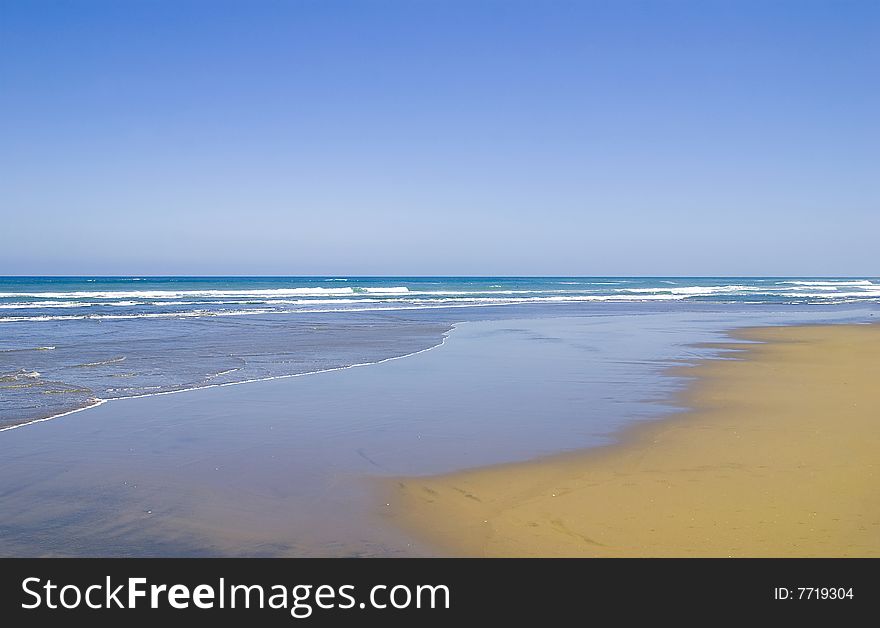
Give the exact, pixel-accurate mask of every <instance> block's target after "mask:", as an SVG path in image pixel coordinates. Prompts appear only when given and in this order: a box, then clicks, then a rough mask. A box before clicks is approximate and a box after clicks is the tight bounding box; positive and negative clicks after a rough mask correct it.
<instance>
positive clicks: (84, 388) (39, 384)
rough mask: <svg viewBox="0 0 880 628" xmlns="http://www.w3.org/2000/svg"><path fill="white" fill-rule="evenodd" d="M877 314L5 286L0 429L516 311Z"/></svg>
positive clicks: (825, 293) (341, 281)
mask: <svg viewBox="0 0 880 628" xmlns="http://www.w3.org/2000/svg"><path fill="white" fill-rule="evenodd" d="M878 302H880V281H878V280H877V279H871V278H833V279H828V278H824V279H823V278H807V279H805V278H712V277H705V278H681V277H666V278H663V277H656V278H644V277H635V278H634V277H582V278H578V277H0V429H2V428H3V427H4V426H7V427H8V426H11V425H16V424H20V423H25V422H28V421H30V420H33V419H39V418H43V417H49V416H53V415H57V414H60V413H63V412H66V411H69V410H72V409H76V408H80V407H84V406H87V405H90V404H92V403H94V402H95V400H97V399H114V398H119V397H132V396H138V395H146V394H153V393H157V392H167V391H172V390H183V389H187V388H196V387H203V386H211V385H217V384H223V383H231V382H241V381H247V380H254V379H262V378H269V377H278V376H283V375H290V374H294V373H303V372H310V371H318V370H323V369H328V368H339V367H342V366H346V365H351V364H356V363H363V362H376V361H378V360H381V359H384V358H388V357H392V356H399V355H404V354H407V353H412V352H414V351H418V350H420V349H424V348H426V347H429V346H432V345H434V344H436V343H437V342H438V341H439V339H440V337H441V335H442V334H443V332H444V331H446V330H447V329H448V326H446V325H445V324H444V323H448V322H449V321H458V320H475V319H476V320H479V319H484V318H499V317H500V318H509V317H511V316H518V315H519V314H517V313H516V311H525V310H529V311H533V312H540V315H541V316H544V315H553V316H559V315H567V314H572V313H578V312H586V313H591V314H613V313H620V312H623V313H627V312H631V313H638V312H640V311H645V310H646V308H650V307H653V308H654V309H655V310H657V311H663V310H664V308H665V309H667V310H670V311H674V310H676V309H682V308H684V309H687V308H688V307H691V308H697V309H699V308H703V309H711V308H733V309H735V308H743V307H750V306H751V307H755V308H758V309H759V310H760V309H761V308H766V307H783V306H785V307H788V308H794V309H798V308H804V307H812V308H814V309H815V310H823V309H827V308H828V306H829V305H830V306H835V305H836V306H838V307H846V306H848V305H849V306H852V307H859V306H861V307H876V305H877V303H878ZM511 309H513V310H516V311H514V312H509V311H506V310H511Z"/></svg>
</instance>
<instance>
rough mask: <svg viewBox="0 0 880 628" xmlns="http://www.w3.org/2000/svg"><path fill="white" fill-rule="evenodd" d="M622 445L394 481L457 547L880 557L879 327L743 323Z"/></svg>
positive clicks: (422, 521)
mask: <svg viewBox="0 0 880 628" xmlns="http://www.w3.org/2000/svg"><path fill="white" fill-rule="evenodd" d="M731 340H732V341H735V342H732V343H731V344H727V345H726V344H724V343H721V344H718V345H716V346H717V348H718V349H720V350H725V349H726V350H729V352H728V353H726V355H725V357H728V358H730V359H709V360H701V361H699V362H698V363H697V364H695V365H694V366H689V367H685V368H684V369H679V373H680V374H681V373H682V371H684V372H685V373H686V374H687V376H688V377H692V378H693V380H692V381H691V383H690V385H689V386H687V387H686V388H685V389H684V390H683V391H682V392H681V393H680V394H679V396H678V403H679V404H680V405H682V406H685V407H686V408H688V410H686V411H683V412H679V413H676V414H673V415H671V416H669V417H666V418H664V419H662V420H659V421H656V422H651V423H642V424H639V425H635V426H632V427H629V428H628V429H626V430H625V431H624V432H623V434H622V436H621V439H620V441H619V442H618V443H615V444H612V445H608V446H604V447H599V448H595V449H592V450H585V451H582V452H576V453H566V454H563V455H558V456H548V457H544V458H540V459H536V460H534V461H530V462H525V463H515V464H504V465H495V466H490V467H485V468H476V469H472V470H466V471H461V472H455V473H450V474H443V475H437V476H429V477H401V478H395V479H393V480H389V481H388V483H387V490H388V495H389V497H388V499H389V504H390V505H391V507H390V510H391V512H393V513H394V514H393V518H394V520H395V521H396V522H397V523H398V524H399V525H400V526H402V527H403V528H404V529H406V530H408V531H410V532H412V533H414V534H415V535H416V536H417V537H418V538H421V539H422V540H425V541H427V542H430V543H431V544H433V545H435V546H437V547H442V548H443V551H444V552H445V553H446V554H448V555H456V556H542V557H543V556H547V557H549V556H583V557H591V556H592V557H627V556H657V557H664V556H672V557H678V556H680V557H697V556H713V557H727V556H734V557H764V556H780V557H794V556H800V557H810V556H825V557H844V556H861V557H867V556H880V494H878V488H877V486H878V479H880V473H878V471H880V398H878V397H877V382H878V381H880V327H878V326H877V325H864V324H861V325H796V326H786V327H762V328H754V329H748V330H739V331H736V332H733V333H732V334H731Z"/></svg>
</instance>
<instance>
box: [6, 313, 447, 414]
mask: <svg viewBox="0 0 880 628" xmlns="http://www.w3.org/2000/svg"><path fill="white" fill-rule="evenodd" d="M458 324H459V323H451V324H450V325H449V329H447V330H446V331H444V332H443V334H442V335H441V337H440V342H438V343H437V344H434V345H431V346H430V347H425V348H424V349H419V350H418V351H412V352H410V353H405V354H403V355H393V356H391V357H388V358H382V359H381V360H376V361H375V362H359V363H357V364H348V365H346V366H334V367H332V368H326V369H319V370H317V371H303V372H302V373H288V374H286V375H272V376H269V377H257V378H255V379H243V380H241V381H238V382H224V383H222V384H206V385H204V386H191V387H189V388H179V389H176V390H163V391H160V392H154V393H143V394H139V395H129V396H126V397H110V398H107V399H103V398H99V397H95V398H94V400H93V401H92V403H89V404H88V405H85V406H82V407H80V408H73V409H72V410H65V411H64V412H60V413H58V414H53V415H51V416H47V417H40V418H37V419H29V420H27V421H24V422H22V423H15V424H13V425H6V426H3V427H0V432H8V431H10V430H17V429H19V428H22V427H27V426H29V425H34V424H37V423H45V422H46V421H52V420H54V419H60V418H62V417H65V416H68V415H70V414H76V413H77V412H83V411H85V410H91V409H92V408H97V407H99V406H102V405H104V404H105V403H110V402H112V401H122V400H123V399H144V398H147V397H161V396H163V395H175V394H178V393H185V392H192V391H194V390H206V389H208V388H224V387H226V386H239V385H242V384H255V383H257V382H270V381H274V380H278V379H291V378H293V377H304V376H306V375H319V374H321V373H334V372H336V371H346V370H348V369H353V368H359V367H363V366H373V365H376V364H384V363H385V362H391V361H392V360H402V359H403V358H409V357H412V356H414V355H419V354H420V353H425V352H426V351H431V350H432V349H436V348H438V347H442V346H443V345H444V344H446V340H447V339H448V338H449V335H450V334H451V333H452V332H453V331H455V327H456V325H458Z"/></svg>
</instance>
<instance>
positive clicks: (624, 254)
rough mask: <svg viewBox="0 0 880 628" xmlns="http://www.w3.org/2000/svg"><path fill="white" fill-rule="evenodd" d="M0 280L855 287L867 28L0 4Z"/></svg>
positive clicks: (867, 164) (757, 19)
mask: <svg viewBox="0 0 880 628" xmlns="http://www.w3.org/2000/svg"><path fill="white" fill-rule="evenodd" d="M0 216H2V221H0V274H478V275H481V274H490V275H491V274H565V275H607V274H614V275H627V274H641V275H715V274H725V275H738V274H757V275H793V274H794V275H835V274H840V275H847V274H851V275H880V2H878V1H876V0H869V1H864V2H831V1H826V2H816V1H810V0H793V1H787V2H786V1H768V0H759V1H756V2H746V1H741V2H737V1H725V2H712V1H707V0H699V1H692V2H685V1H665V2H661V1H655V2H627V1H625V0H623V1H610V0H609V1H606V2H588V1H582V2H553V1H547V0H543V1H537V0H535V1H533V2H516V1H511V0H505V1H498V2H489V1H480V0H467V1H461V2H454V1H452V0H445V1H433V2H431V1H419V0H408V1H400V2H392V1H381V2H380V1H367V0H364V1H362V2H336V1H333V0H315V1H296V0H289V1H286V2H269V1H256V0H255V1H245V0H241V1H239V2H225V1H218V0H210V1H204V2H190V1H186V0H171V1H166V2H162V1H150V2H147V1H138V0H131V1H124V2H121V1H118V0H111V1H107V2H99V1H96V0H79V1H76V0H67V1H63V2H61V1H58V2H47V1H43V0H27V1H24V0H0Z"/></svg>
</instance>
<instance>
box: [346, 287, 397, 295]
mask: <svg viewBox="0 0 880 628" xmlns="http://www.w3.org/2000/svg"><path fill="white" fill-rule="evenodd" d="M358 290H363V291H364V292H367V293H369V294H406V293H407V292H409V288H407V287H406V286H395V287H392V288H359V289H358Z"/></svg>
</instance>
